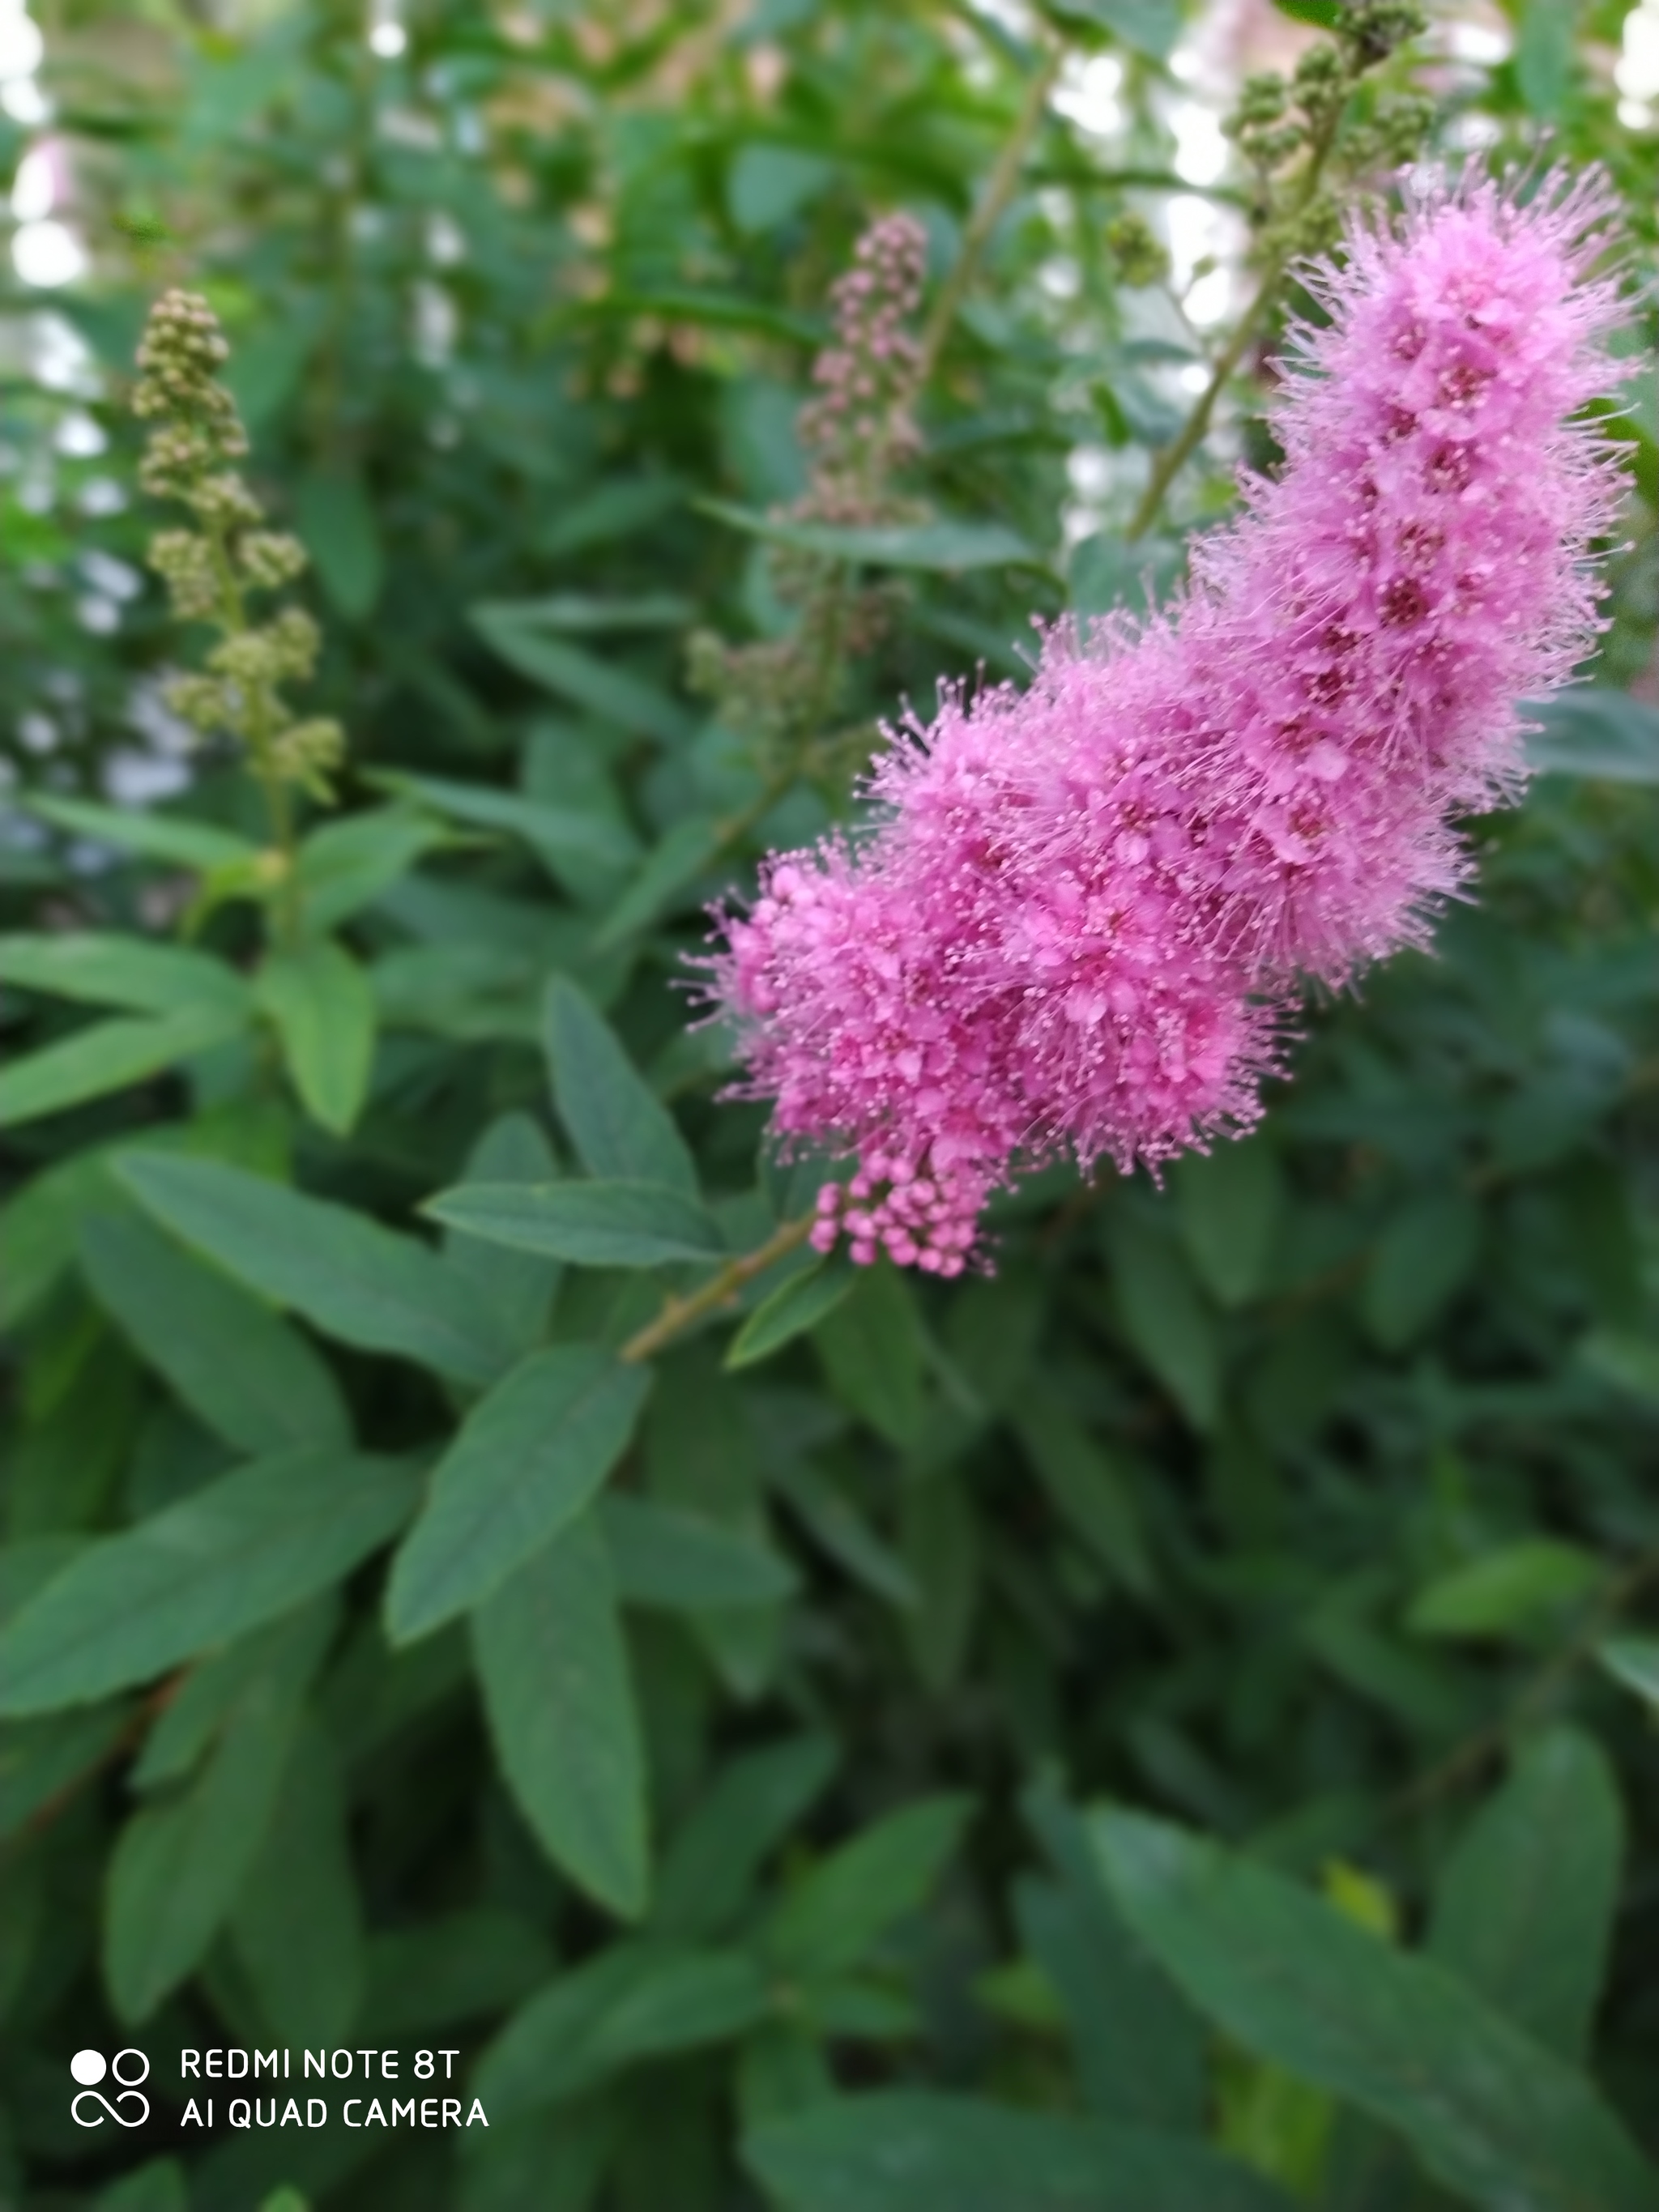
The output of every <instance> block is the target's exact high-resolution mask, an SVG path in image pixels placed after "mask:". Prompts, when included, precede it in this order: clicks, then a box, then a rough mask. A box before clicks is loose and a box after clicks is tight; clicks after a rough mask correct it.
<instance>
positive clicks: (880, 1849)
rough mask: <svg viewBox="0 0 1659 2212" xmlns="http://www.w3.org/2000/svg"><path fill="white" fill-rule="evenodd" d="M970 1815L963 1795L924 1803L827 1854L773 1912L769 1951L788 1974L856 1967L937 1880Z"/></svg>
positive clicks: (878, 1823) (880, 1822)
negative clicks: (881, 1937)
mask: <svg viewBox="0 0 1659 2212" xmlns="http://www.w3.org/2000/svg"><path fill="white" fill-rule="evenodd" d="M972 1811H973V1802H972V1800H971V1799H969V1798H967V1797H931V1798H924V1799H923V1800H922V1801H921V1803H919V1804H915V1805H907V1806H906V1807H905V1808H904V1809H903V1810H902V1812H898V1813H891V1814H889V1815H888V1816H887V1818H886V1819H885V1820H878V1821H876V1822H875V1824H874V1825H873V1826H871V1827H868V1828H866V1829H865V1830H864V1832H863V1833H862V1834H860V1835H857V1836H854V1838H853V1839H852V1841H851V1842H850V1843H847V1844H842V1846H841V1848H840V1849H839V1850H834V1851H831V1852H830V1853H829V1857H827V1858H823V1859H820V1860H819V1861H818V1863H817V1865H816V1866H814V1867H813V1868H811V1870H810V1871H809V1872H808V1873H806V1874H805V1875H802V1876H801V1877H800V1878H799V1881H796V1882H795V1883H794V1884H793V1887H791V1888H789V1889H787V1891H786V1892H785V1893H784V1895H783V1897H782V1898H781V1899H780V1901H779V1903H778V1905H776V1907H775V1910H774V1911H773V1914H772V1917H771V1919H770V1922H769V1924H768V1928H767V1935H766V1946H767V1951H768V1954H769V1956H770V1957H772V1958H774V1959H775V1960H776V1961H777V1962H778V1964H779V1966H781V1967H782V1968H783V1970H784V1971H785V1972H787V1973H791V1974H799V1975H814V1976H819V1975H824V1974H833V1973H836V1972H842V1971H843V1970H844V1969H845V1968H847V1967H849V1966H857V1965H858V1964H859V1963H860V1961H861V1960H863V1959H864V1957H865V1955H866V1953H867V1952H868V1951H869V1949H870V1948H871V1946H872V1944H873V1943H874V1942H876V1940H877V1938H878V1936H882V1935H884V1933H885V1932H886V1930H887V1929H889V1928H890V1927H891V1926H892V1924H893V1923H894V1922H895V1921H896V1920H900V1919H902V1918H903V1917H905V1915H906V1914H908V1913H910V1912H914V1911H915V1910H916V1908H917V1907H918V1906H919V1905H921V1903H922V1902H923V1901H924V1899H926V1898H927V1893H928V1892H929V1891H930V1890H931V1889H932V1888H933V1885H934V1883H935V1882H936V1881H938V1879H939V1875H940V1873H941V1871H942V1870H943V1869H944V1866H945V1861H946V1860H947V1859H948V1858H949V1857H951V1853H952V1852H953V1851H954V1850H956V1848H957V1844H958V1842H959V1841H960V1840H961V1837H962V1832H963V1828H964V1827H965V1826H966V1825H967V1823H968V1820H969V1815H970V1814H971V1813H972Z"/></svg>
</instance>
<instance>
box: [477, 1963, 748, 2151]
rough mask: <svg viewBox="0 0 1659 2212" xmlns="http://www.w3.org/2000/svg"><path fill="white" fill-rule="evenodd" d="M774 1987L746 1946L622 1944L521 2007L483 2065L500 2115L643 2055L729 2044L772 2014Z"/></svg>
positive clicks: (481, 2073)
mask: <svg viewBox="0 0 1659 2212" xmlns="http://www.w3.org/2000/svg"><path fill="white" fill-rule="evenodd" d="M772 2002H773V2000H772V1992H771V1990H770V1988H769V1984H768V1982H767V1978H766V1976H765V1974H764V1973H763V1971H762V1969H761V1967H760V1965H759V1963H758V1962H757V1960H754V1959H752V1958H750V1956H749V1955H748V1954H746V1953H744V1952H741V1951H712V1950H711V1951H703V1950H692V1949H689V1948H686V1947H684V1946H683V1945H680V1944H677V1943H666V1942H637V1943H621V1944H613V1945H612V1946H611V1948H610V1949H608V1950H605V1951H602V1952H600V1953H599V1954H597V1955H596V1956H595V1957H593V1958H592V1959H589V1960H585V1961H584V1962H583V1964H582V1965H581V1966H578V1967H577V1968H575V1970H574V1972H569V1971H567V1972H563V1973H561V1974H558V1975H556V1977H555V1978H554V1979H553V1981H552V1982H551V1983H550V1984H549V1985H548V1987H547V1988H546V1989H545V1990H541V1991H539V1992H538V1994H537V1995H536V1996H533V1997H532V1998H531V1999H530V2001H529V2002H528V2003H527V2004H525V2005H523V2006H521V2007H520V2009H519V2011H518V2012H516V2013H515V2014H514V2015H513V2017H512V2019H511V2020H509V2021H507V2026H506V2027H504V2028H503V2029H502V2031H501V2033H500V2035H498V2036H497V2037H496V2039H495V2041H494V2042H493V2043H492V2044H491V2045H489V2049H488V2050H487V2051H485V2052H484V2054H483V2057H482V2059H481V2060H480V2061H479V2063H478V2070H477V2075H476V2077H475V2086H476V2087H477V2093H478V2095H479V2096H480V2097H481V2098H483V2100H484V2101H485V2103H486V2104H487V2105H488V2106H489V2111H490V2113H491V2116H492V2118H493V2117H494V2115H495V2112H496V2110H497V2108H498V2107H499V2109H500V2111H501V2114H502V2116H503V2117H506V2116H507V2115H509V2114H511V2113H513V2112H520V2111H524V2110H526V2108H528V2107H531V2106H536V2105H544V2104H550V2103H555V2102H558V2101H562V2100H564V2099H566V2098H569V2097H572V2096H574V2095H575V2094H577V2093H579V2092H580V2091H581V2090H583V2089H585V2088H587V2087H590V2086H591V2085H592V2083H593V2082H595V2081H603V2080H604V2079H605V2076H606V2075H608V2074H611V2073H614V2072H615V2071H616V2070H617V2069H618V2068H619V2067H622V2066H625V2065H628V2064H629V2063H631V2062H633V2061H635V2060H636V2059H641V2058H655V2057H666V2056H667V2055H668V2054H669V2053H671V2052H673V2051H696V2050H698V2049H701V2048H702V2047H704V2046H705V2045H708V2044H713V2043H725V2042H729V2041H730V2040H731V2039H732V2037H734V2036H738V2035H741V2034H742V2033H744V2030H745V2029H747V2028H750V2027H753V2026H754V2024H755V2023H756V2021H759V2020H762V2019H763V2018H764V2017H765V2016H766V2015H767V2013H768V2012H769V2010H770V2009H771V2007H772Z"/></svg>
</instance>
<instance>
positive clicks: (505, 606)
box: [489, 592, 697, 631]
mask: <svg viewBox="0 0 1659 2212" xmlns="http://www.w3.org/2000/svg"><path fill="white" fill-rule="evenodd" d="M489 612H490V613H491V614H492V615H495V616H505V617H507V620H508V621H509V622H513V623H524V624H526V625H527V626H528V627H529V628H531V629H555V630H571V629H574V630H586V631H593V630H630V629H633V630H637V629H684V628H685V627H686V626H687V625H688V624H689V623H693V622H695V621H696V617H697V602H696V600H695V599H683V598H682V597H681V596H680V595H679V593H678V592H640V593H638V594H637V595H636V596H635V597H634V598H632V599H598V598H595V597H594V596H593V595H592V594H591V593H590V592H550V593H549V594H548V596H547V597H546V598H545V599H497V600H495V602H494V603H493V604H492V605H491V606H490V609H489Z"/></svg>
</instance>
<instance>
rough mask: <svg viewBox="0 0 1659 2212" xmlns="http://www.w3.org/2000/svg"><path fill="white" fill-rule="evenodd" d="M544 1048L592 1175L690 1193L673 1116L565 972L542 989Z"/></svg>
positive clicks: (692, 1178)
mask: <svg viewBox="0 0 1659 2212" xmlns="http://www.w3.org/2000/svg"><path fill="white" fill-rule="evenodd" d="M547 1049H548V1057H549V1059H550V1061H551V1063H552V1070H553V1097H554V1099H555V1101H556V1103H557V1105H558V1109H559V1116H560V1119H561V1120H562V1121H563V1123H564V1125H565V1127H566V1128H567V1129H568V1131H569V1132H570V1138H571V1142H572V1143H573V1144H574V1146H575V1147H576V1150H577V1152H579V1153H580V1156H581V1161H582V1164H583V1166H584V1167H585V1168H586V1170H587V1171H588V1173H589V1174H590V1175H592V1176H599V1177H601V1178H603V1179H605V1180H607V1181H609V1180H617V1181H621V1182H659V1183H667V1184H669V1185H670V1186H671V1188H673V1189H675V1190H678V1191H683V1192H684V1193H685V1194H686V1195H687V1196H689V1197H695V1196H696V1189H697V1171H696V1168H695V1166H694V1165H693V1164H692V1160H691V1155H690V1152H688V1151H687V1149H686V1145H685V1139H684V1137H682V1136H681V1134H680V1133H679V1131H678V1128H677V1127H675V1124H674V1119H673V1116H672V1115H671V1114H670V1113H669V1111H668V1109H667V1108H666V1107H665V1105H663V1104H662V1103H661V1101H660V1100H659V1099H658V1098H657V1097H655V1095H654V1094H653V1091H651V1089H650V1087H649V1086H648V1085H647V1083H646V1081H645V1079H644V1077H643V1076H641V1074H640V1073H639V1071H638V1070H637V1069H636V1068H635V1066H634V1064H633V1062H632V1061H631V1060H629V1057H628V1054H626V1052H624V1051H623V1047H622V1045H621V1043H620V1042H619V1041H618V1040H617V1036H616V1035H615V1034H614V1032H613V1031H612V1030H611V1025H610V1024H609V1023H608V1022H607V1021H606V1020H605V1018H604V1016H603V1015H602V1014H600V1013H599V1012H598V1011H597V1010H596V1009H595V1007H594V1006H593V1005H592V1001H591V1000H588V999H587V998H586V997H585V996H584V995H583V994H582V993H581V992H580V990H578V989H577V987H576V986H575V985H574V983H571V982H568V981H565V979H564V978H563V977H559V978H557V979H556V981H554V982H553V984H552V985H551V987H550V989H549V991H548V994H547Z"/></svg>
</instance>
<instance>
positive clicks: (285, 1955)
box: [230, 1721, 364, 2045]
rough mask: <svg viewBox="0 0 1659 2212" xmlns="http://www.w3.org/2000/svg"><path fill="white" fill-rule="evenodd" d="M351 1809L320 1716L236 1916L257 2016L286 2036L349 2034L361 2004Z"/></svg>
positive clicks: (307, 1726)
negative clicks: (320, 1723) (258, 2014)
mask: <svg viewBox="0 0 1659 2212" xmlns="http://www.w3.org/2000/svg"><path fill="white" fill-rule="evenodd" d="M347 1814H348V1806H347V1801H346V1793H345V1788H344V1784H343V1778H342V1776H341V1773H340V1762H339V1759H338V1756H337V1753H336V1752H335V1749H334V1747H333V1745H332V1744H331V1742H330V1741H329V1740H328V1737H327V1736H326V1735H325V1733H324V1732H323V1730H322V1729H321V1728H320V1727H319V1725H318V1724H317V1723H316V1722H315V1721H311V1722H307V1723H302V1725H301V1729H300V1731H299V1733H298V1735H297V1737H296V1739H295V1743H294V1746H293V1748H292V1749H291V1751H290V1752H289V1758H288V1763H287V1765H286V1767H285V1768H284V1770H283V1787H282V1793H281V1796H279V1798H278V1800H277V1802H276V1808H275V1812H274V1814H273V1815H272V1818H271V1820H270V1823H269V1825H268V1826H267V1828H266V1830H265V1833H264V1840H263V1842H262V1843H261V1844H260V1847H259V1850H258V1854H257V1855H256V1857H254V1859H253V1861H252V1864H251V1865H250V1866H249V1868H248V1870H247V1873H246V1875H245V1876H244V1878H243V1881H242V1887H241V1890H240V1895H239V1897H238V1899H237V1903H236V1905H235V1908H234V1911H233V1913H232V1916H231V1923H230V1932H231V1937H232V1940H233V1942H234V1944H235V1948H236V1957H237V1960H238V1963H239V1964H240V1966H241V1969H242V1972H243V1973H244V1974H246V1977H247V1981H248V1985H249V1987H250V1988H251V1989H252V1992H253V1995H254V1997H255V2000H256V2001H257V2002H258V2008H259V2012H260V2015H261V2017H262V2019H263V2020H264V2022H265V2024H266V2025H267V2026H268V2027H269V2028H270V2033H272V2034H273V2035H274V2036H276V2037H277V2038H278V2039H280V2040H282V2041H283V2042H284V2043H289V2044H300V2045H307V2044H309V2045H319V2044H334V2043H339V2042H341V2041H343V2039H344V2038H345V2037H346V2036H347V2035H348V2034H349V2032H350V2030H351V2028H352V2027H353V2026H354V2024H355V2023H356V2017H357V2009H358V2007H359V2005H360V2004H361V2002H362V1995H363V1976H364V1958H363V1924H362V1908H361V1906H360V1905H359V1903H358V1899H357V1884H356V1875H355V1874H354V1872H353V1869H352V1863H351V1846H350V1841H349V1835H348V1832H347Z"/></svg>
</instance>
